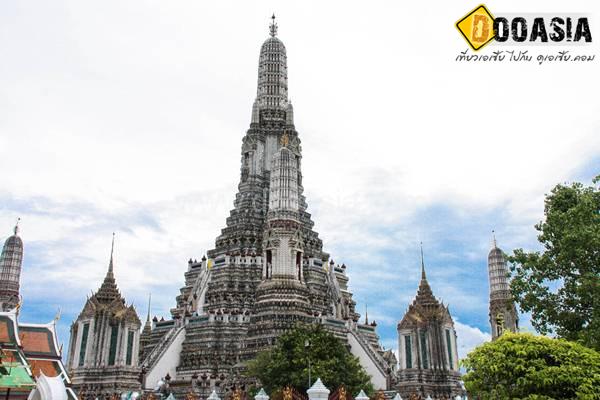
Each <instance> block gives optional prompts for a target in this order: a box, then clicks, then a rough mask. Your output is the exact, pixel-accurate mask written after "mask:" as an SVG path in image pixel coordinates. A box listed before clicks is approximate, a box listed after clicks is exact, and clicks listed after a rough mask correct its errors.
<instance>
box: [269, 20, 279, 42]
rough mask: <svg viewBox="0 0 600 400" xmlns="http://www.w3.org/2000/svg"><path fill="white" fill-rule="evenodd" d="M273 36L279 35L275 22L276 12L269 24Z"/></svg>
mask: <svg viewBox="0 0 600 400" xmlns="http://www.w3.org/2000/svg"><path fill="white" fill-rule="evenodd" d="M269 31H270V34H271V37H275V36H277V24H276V23H275V14H273V16H272V17H271V25H269Z"/></svg>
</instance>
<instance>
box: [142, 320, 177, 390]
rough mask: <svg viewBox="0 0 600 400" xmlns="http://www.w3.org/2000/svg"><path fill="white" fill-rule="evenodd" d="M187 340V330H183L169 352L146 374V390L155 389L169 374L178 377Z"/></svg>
mask: <svg viewBox="0 0 600 400" xmlns="http://www.w3.org/2000/svg"><path fill="white" fill-rule="evenodd" d="M184 339H185V329H181V330H180V331H179V333H177V336H175V338H173V341H172V342H171V344H170V345H169V347H168V348H167V350H166V351H165V352H164V353H163V354H162V355H161V356H160V358H159V359H158V360H157V361H156V362H155V363H154V367H152V369H151V370H149V371H148V373H147V374H146V381H145V383H144V389H154V388H155V387H156V384H157V383H158V381H159V380H160V379H161V378H163V377H164V376H165V375H167V373H168V374H169V375H170V376H171V377H172V378H175V377H176V376H177V370H176V368H177V366H178V365H179V361H180V355H181V350H182V348H183V340H184Z"/></svg>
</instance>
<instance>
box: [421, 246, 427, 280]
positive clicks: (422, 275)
mask: <svg viewBox="0 0 600 400" xmlns="http://www.w3.org/2000/svg"><path fill="white" fill-rule="evenodd" d="M421 279H422V280H426V279H427V276H426V275H425V261H424V257H423V242H421Z"/></svg>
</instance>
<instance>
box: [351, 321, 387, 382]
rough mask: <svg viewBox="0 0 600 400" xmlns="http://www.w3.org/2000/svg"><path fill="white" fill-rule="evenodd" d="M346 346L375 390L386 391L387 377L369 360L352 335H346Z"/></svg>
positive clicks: (364, 350) (365, 351)
mask: <svg viewBox="0 0 600 400" xmlns="http://www.w3.org/2000/svg"><path fill="white" fill-rule="evenodd" d="M348 344H349V345H350V352H351V353H352V354H353V355H354V356H356V357H358V360H359V362H360V365H362V367H363V368H364V369H365V371H367V374H369V375H370V376H371V383H372V384H373V388H375V390H379V389H381V390H386V389H387V377H386V376H385V375H384V374H383V373H382V372H381V371H380V370H379V368H377V365H376V364H375V363H374V362H373V360H371V357H369V354H368V353H367V350H366V349H364V348H363V346H362V345H361V344H360V342H359V341H358V340H356V338H355V337H354V334H352V333H350V332H349V333H348Z"/></svg>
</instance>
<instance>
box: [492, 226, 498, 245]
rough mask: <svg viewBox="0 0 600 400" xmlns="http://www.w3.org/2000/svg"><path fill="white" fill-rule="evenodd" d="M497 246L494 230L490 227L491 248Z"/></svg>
mask: <svg viewBox="0 0 600 400" xmlns="http://www.w3.org/2000/svg"><path fill="white" fill-rule="evenodd" d="M496 248H498V244H497V243H496V231H495V230H493V229H492V249H496Z"/></svg>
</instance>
